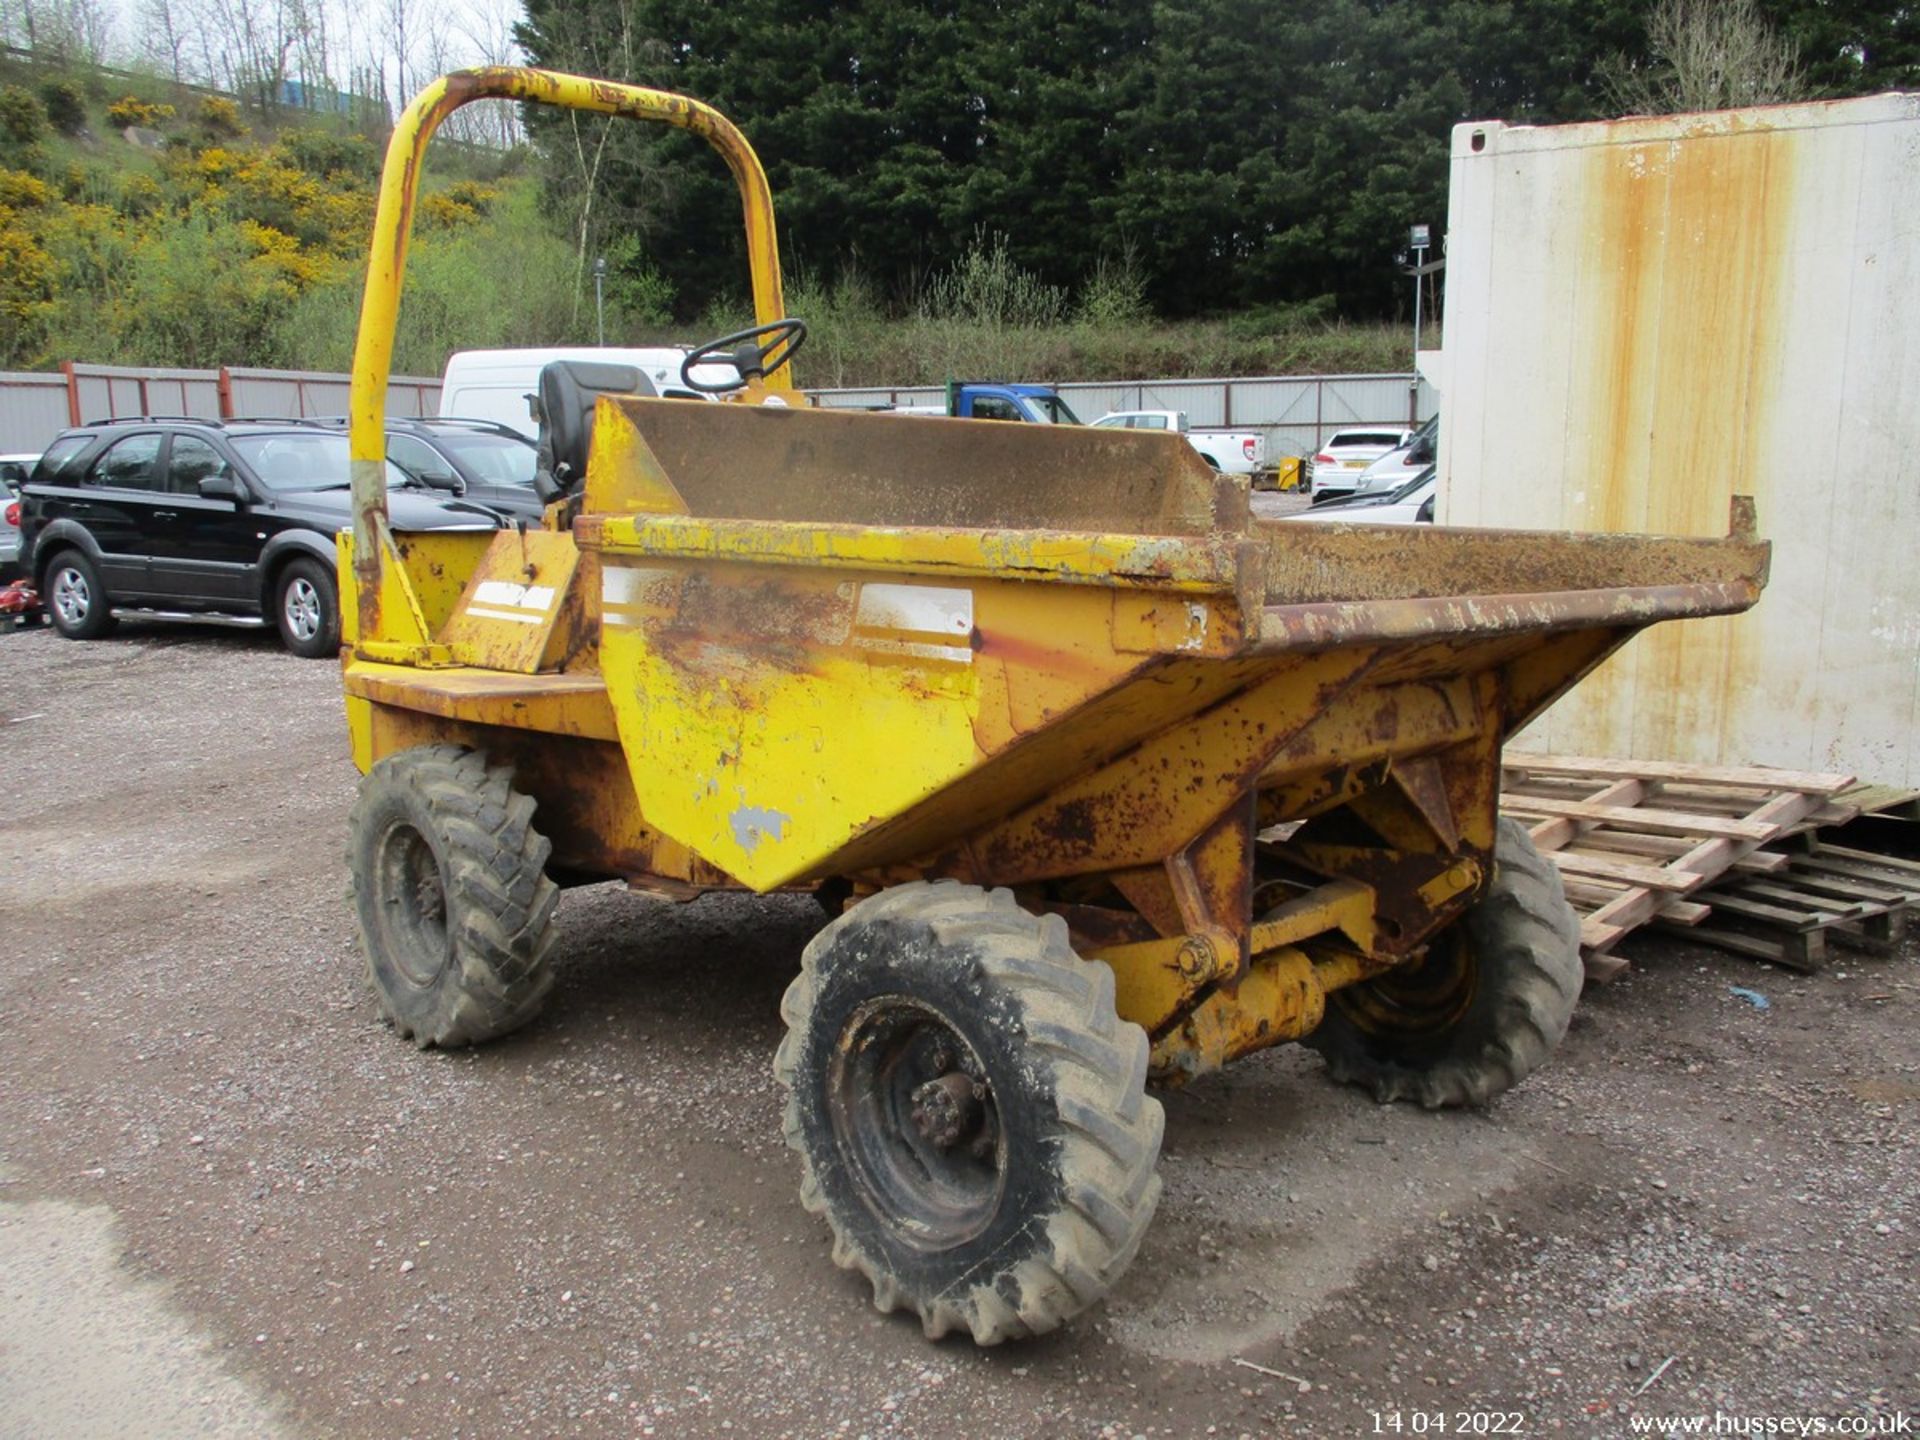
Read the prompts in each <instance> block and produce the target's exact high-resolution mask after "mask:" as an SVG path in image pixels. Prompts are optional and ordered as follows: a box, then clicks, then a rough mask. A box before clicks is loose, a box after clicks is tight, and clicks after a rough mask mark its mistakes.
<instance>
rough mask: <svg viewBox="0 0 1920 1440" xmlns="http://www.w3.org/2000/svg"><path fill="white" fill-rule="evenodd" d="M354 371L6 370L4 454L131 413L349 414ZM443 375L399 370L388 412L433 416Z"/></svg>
mask: <svg viewBox="0 0 1920 1440" xmlns="http://www.w3.org/2000/svg"><path fill="white" fill-rule="evenodd" d="M348 385H349V377H348V376H346V375H336V374H329V373H324V372H317V371H305V370H257V369H249V368H245V367H234V366H229V365H223V366H221V367H220V368H219V369H218V370H164V369H148V368H145V367H139V366H125V365H82V364H78V363H75V362H73V361H69V362H68V363H67V364H65V365H63V366H61V367H60V369H59V371H58V372H56V373H52V374H0V454H16V453H20V454H24V453H28V452H36V451H39V450H43V449H45V448H46V445H47V442H48V441H49V440H51V439H52V438H53V437H54V436H55V435H56V434H58V433H59V432H60V431H61V430H63V429H65V428H66V427H67V426H69V425H82V424H85V423H87V422H88V421H92V420H112V419H117V418H119V417H122V416H129V415H190V416H193V417H195V418H197V419H207V420H231V419H236V418H238V417H241V416H255V417H260V418H265V417H273V418H276V419H278V418H283V417H292V416H301V415H344V414H345V413H346V410H347V391H348ZM439 408H440V381H439V380H438V379H436V378H426V377H421V376H413V375H396V376H394V377H393V379H392V380H390V381H389V382H388V385H387V413H388V414H389V415H432V414H435V413H436V412H437V411H438V410H439Z"/></svg>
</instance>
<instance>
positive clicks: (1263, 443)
mask: <svg viewBox="0 0 1920 1440" xmlns="http://www.w3.org/2000/svg"><path fill="white" fill-rule="evenodd" d="M1093 423H1094V427H1095V428H1096V429H1097V428H1098V427H1100V426H1102V425H1104V426H1106V427H1107V428H1109V429H1116V430H1174V431H1178V432H1179V433H1180V434H1182V435H1184V436H1186V437H1187V443H1188V444H1189V445H1191V446H1193V448H1194V449H1195V450H1198V451H1199V452H1200V458H1201V459H1202V460H1204V461H1206V462H1207V464H1209V465H1211V466H1212V467H1213V468H1214V469H1216V470H1221V471H1224V472H1226V473H1227V474H1229V475H1260V474H1264V473H1265V472H1266V470H1267V468H1268V466H1267V437H1266V436H1264V435H1262V434H1261V433H1260V432H1259V431H1258V430H1195V429H1194V428H1193V427H1192V426H1190V425H1188V424H1187V412H1186V411H1184V410H1116V411H1114V413H1113V414H1111V415H1102V416H1101V417H1100V418H1099V419H1098V420H1096V421H1094V422H1093Z"/></svg>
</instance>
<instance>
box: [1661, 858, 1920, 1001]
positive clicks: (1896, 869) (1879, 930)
mask: <svg viewBox="0 0 1920 1440" xmlns="http://www.w3.org/2000/svg"><path fill="white" fill-rule="evenodd" d="M1763 853H1774V854H1777V856H1778V858H1780V859H1782V860H1784V861H1785V862H1786V863H1785V865H1783V866H1781V867H1780V868H1779V869H1777V870H1775V871H1773V872H1771V873H1766V874H1742V873H1737V872H1736V873H1730V874H1728V875H1726V876H1723V877H1722V878H1721V879H1719V880H1717V881H1715V882H1714V883H1713V884H1712V885H1710V886H1707V887H1705V888H1704V889H1702V890H1700V891H1698V892H1696V895H1695V898H1696V899H1697V900H1699V901H1700V902H1701V903H1703V904H1705V905H1707V906H1709V907H1710V908H1711V909H1712V912H1713V915H1712V923H1711V924H1710V925H1701V926H1699V927H1698V928H1696V929H1693V930H1691V931H1690V932H1689V933H1690V934H1691V936H1692V937H1693V938H1694V939H1698V940H1705V941H1708V942H1709V943H1711V944H1715V945H1719V946H1721V947H1723V948H1725V949H1728V950H1736V951H1739V952H1740V953H1741V954H1744V955H1752V956H1755V957H1757V958H1759V959H1762V960H1770V961H1772V962H1774V963H1775V964H1778V965H1785V966H1788V967H1790V968H1792V969H1795V970H1805V971H1814V970H1818V969H1820V968H1821V967H1822V966H1823V965H1824V964H1825V963H1826V960H1827V942H1828V941H1829V940H1835V941H1838V942H1840V943H1842V944H1845V945H1848V946H1851V947H1854V948H1858V949H1864V950H1869V951H1873V952H1876V953H1880V954H1885V953H1887V952H1889V951H1891V950H1892V949H1893V947H1894V946H1895V945H1897V944H1898V943H1899V942H1900V941H1901V940H1902V939H1904V938H1905V936H1906V932H1907V916H1908V913H1909V911H1911V910H1912V908H1913V907H1914V906H1915V905H1920V865H1916V864H1915V863H1914V862H1913V861H1911V860H1901V859H1897V858H1895V857H1893V856H1889V855H1877V854H1874V853H1873V852H1871V851H1866V850H1852V849H1847V848H1845V847H1842V846H1837V845H1822V844H1819V843H1817V842H1816V843H1815V844H1814V845H1813V847H1812V848H1811V849H1809V850H1807V851H1806V852H1804V853H1800V852H1787V851H1782V852H1763ZM1661 923H1662V928H1669V927H1667V926H1666V925H1665V923H1664V922H1661Z"/></svg>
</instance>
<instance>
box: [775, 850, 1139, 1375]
mask: <svg viewBox="0 0 1920 1440" xmlns="http://www.w3.org/2000/svg"><path fill="white" fill-rule="evenodd" d="M843 920H845V921H847V922H855V921H857V922H858V923H862V924H866V923H871V922H874V921H886V920H906V921H912V922H914V923H918V924H923V925H926V926H927V927H928V928H929V929H930V930H931V931H932V932H933V934H934V936H935V937H936V939H937V940H939V941H940V942H941V943H942V944H943V945H945V946H950V947H953V948H954V949H955V950H963V951H964V952H966V953H970V954H971V955H973V956H974V957H975V958H976V961H977V963H978V964H979V966H980V968H981V971H982V973H983V976H984V977H986V978H988V979H991V980H993V981H995V982H997V983H998V984H999V985H1000V986H1002V987H1004V988H1005V989H1006V990H1007V991H1009V992H1011V993H1014V994H1016V995H1017V996H1018V997H1019V1000H1020V1005H1021V1008H1022V1010H1023V1012H1024V1014H1025V1029H1026V1032H1027V1044H1026V1049H1027V1053H1028V1054H1029V1055H1031V1056H1032V1057H1033V1058H1034V1059H1035V1060H1036V1061H1038V1062H1041V1063H1044V1064H1046V1065H1048V1066H1050V1067H1051V1069H1052V1071H1053V1083H1054V1085H1055V1087H1056V1093H1057V1096H1058V1115H1059V1120H1060V1135H1061V1149H1060V1173H1061V1176H1062V1179H1063V1181H1064V1192H1065V1196H1066V1202H1065V1204H1064V1205H1063V1206H1062V1207H1061V1208H1060V1209H1059V1210H1058V1211H1057V1212H1056V1213H1054V1214H1052V1215H1049V1216H1043V1217H1036V1218H1035V1220H1034V1221H1033V1223H1034V1224H1036V1225H1038V1226H1040V1227H1041V1228H1042V1229H1043V1230H1044V1243H1043V1244H1041V1245H1040V1246H1039V1247H1037V1248H1036V1250H1035V1252H1034V1254H1033V1255H1032V1256H1030V1257H1029V1258H1027V1259H1024V1260H1021V1261H1019V1262H1017V1263H1016V1264H1015V1265H1014V1266H1013V1267H1012V1270H1011V1273H1010V1276H1002V1277H998V1279H999V1282H1000V1283H998V1284H996V1283H994V1282H995V1279H996V1277H993V1276H986V1277H983V1280H982V1283H979V1284H976V1285H974V1286H972V1287H971V1289H970V1290H969V1291H968V1292H967V1293H965V1294H958V1293H955V1292H954V1291H953V1290H948V1291H947V1292H945V1293H942V1294H938V1295H930V1296H915V1295H911V1294H908V1293H906V1289H905V1287H903V1286H902V1285H901V1284H900V1283H899V1281H898V1279H897V1278H896V1277H895V1276H893V1275H891V1274H889V1273H888V1272H887V1270H886V1268H885V1264H884V1261H883V1259H882V1258H881V1257H879V1256H876V1255H873V1254H870V1253H869V1251H868V1249H867V1248H866V1247H864V1246H862V1245H861V1244H860V1243H859V1242H858V1238H857V1237H856V1236H855V1235H854V1234H852V1233H850V1232H849V1231H847V1230H846V1229H844V1228H843V1227H842V1226H841V1224H840V1223H839V1221H838V1219H837V1218H836V1217H835V1215H834V1214H833V1213H832V1210H831V1208H830V1207H829V1205H828V1204H827V1200H826V1197H825V1195H824V1194H823V1192H822V1187H821V1186H820V1184H819V1181H818V1179H817V1178H816V1176H815V1175H814V1171H813V1162H812V1160H811V1159H810V1158H809V1156H808V1154H807V1150H806V1140H805V1134H804V1129H803V1125H802V1119H801V1113H800V1102H799V1100H798V1099H797V1097H796V1093H795V1082H796V1079H797V1071H798V1065H799V1058H800V1057H799V1048H800V1045H801V1039H800V1037H801V1036H803V1035H804V1034H805V1033H806V1030H807V1025H808V1018H809V1016H810V1015H811V1012H812V1009H813V1002H814V995H815V992H816V989H817V986H818V984H819V964H820V960H821V957H822V956H824V955H825V954H826V953H827V952H828V950H829V949H830V944H831V936H832V932H833V931H834V929H835V928H836V927H837V926H838V925H839V924H841V923H842V922H841V921H836V922H835V924H834V925H833V926H829V927H828V929H827V930H825V931H822V932H821V934H820V936H818V937H816V938H815V939H814V941H813V942H812V943H811V944H810V945H808V947H807V950H806V954H805V956H804V958H803V960H802V965H801V971H800V974H799V975H798V976H797V977H796V978H795V979H794V981H793V983H792V984H791V985H789V986H788V987H787V992H786V995H785V996H784V998H783V999H782V1001H781V1004H780V1013H781V1015H782V1017H783V1018H784V1019H785V1020H786V1023H787V1033H786V1037H785V1038H784V1039H783V1040H782V1041H781V1044H780V1049H779V1052H778V1053H777V1055H776V1056H775V1058H774V1075H775V1078H776V1079H777V1080H778V1081H779V1082H780V1085H781V1086H782V1088H783V1089H784V1090H785V1091H786V1092H787V1100H786V1109H785V1116H784V1130H785V1133H786V1139H787V1143H788V1145H790V1146H791V1147H792V1148H793V1149H794V1150H795V1151H797V1152H798V1153H799V1155H800V1159H801V1171H802V1173H801V1180H800V1202H801V1204H802V1205H803V1206H805V1207H806V1209H807V1210H808V1211H810V1212H811V1213H813V1214H816V1215H822V1216H824V1217H825V1218H826V1220H827V1223H828V1225H829V1226H830V1227H831V1228H832V1229H833V1232H834V1246H833V1258H834V1262H835V1263H836V1264H838V1265H839V1266H840V1267H841V1268H842V1269H847V1270H857V1271H859V1272H860V1273H861V1274H863V1275H865V1276H866V1278H867V1280H868V1282H869V1283H870V1284H871V1285H872V1287H873V1303H874V1305H875V1307H876V1308H878V1309H880V1310H882V1311H890V1310H894V1309H912V1310H914V1311H916V1312H917V1313H918V1314H919V1316H920V1322H921V1325H922V1327H923V1328H924V1329H925V1331H926V1333H927V1335H928V1336H929V1337H930V1338H933V1339H938V1338H939V1337H941V1336H943V1335H946V1334H948V1333H950V1332H952V1331H955V1330H964V1331H966V1332H968V1333H970V1334H971V1335H972V1337H973V1339H974V1341H975V1343H977V1344H981V1345H995V1344H999V1343H1000V1342H1001V1341H1004V1340H1014V1339H1022V1338H1025V1337H1028V1336H1032V1335H1041V1334H1045V1333H1046V1332H1048V1331H1050V1330H1054V1329H1057V1328H1058V1327H1059V1326H1061V1325H1063V1324H1065V1323H1066V1322H1067V1321H1068V1320H1070V1319H1071V1318H1073V1316H1075V1315H1077V1314H1079V1313H1080V1312H1081V1311H1083V1310H1085V1309H1086V1308H1087V1307H1088V1306H1090V1305H1092V1304H1094V1303H1095V1302H1096V1301H1098V1300H1099V1299H1100V1298H1101V1297H1102V1296H1104V1295H1105V1294H1106V1293H1107V1292H1108V1291H1109V1290H1110V1289H1111V1288H1112V1287H1113V1285H1114V1283H1115V1282H1116V1281H1117V1280H1118V1279H1119V1277H1120V1275H1121V1272H1123V1271H1124V1270H1125V1269H1126V1268H1127V1265H1128V1264H1129V1263H1130V1262H1131V1261H1132V1259H1133V1257H1134V1254H1135V1253H1136V1252H1137V1251H1138V1249H1139V1247H1140V1240H1141V1237H1142V1236H1143V1235H1144V1234H1145V1233H1146V1229H1147V1225H1148V1223H1149V1222H1150V1221H1151V1220H1152V1218H1153V1212H1154V1209H1155V1207H1156V1206H1157V1205H1158V1204H1159V1200H1160V1177H1159V1175H1158V1173H1157V1171H1156V1169H1155V1166H1156V1164H1157V1162H1158V1159H1159V1154H1160V1140H1161V1135H1162V1130H1163V1126H1164V1116H1163V1114H1162V1112H1161V1108H1160V1102H1159V1101H1157V1100H1155V1099H1153V1098H1151V1097H1150V1096H1149V1095H1148V1094H1147V1093H1146V1074H1147V1036H1146V1032H1145V1031H1144V1030H1142V1029H1141V1028H1140V1027H1139V1026H1137V1025H1133V1024H1129V1023H1127V1022H1125V1021H1123V1020H1121V1019H1120V1018H1119V1015H1118V1013H1117V1012H1116V1010H1115V1009H1114V987H1113V971H1112V970H1111V969H1109V968H1108V967H1107V966H1106V965H1104V964H1101V963H1100V962H1098V961H1086V960H1082V959H1080V958H1079V957H1078V956H1077V955H1075V954H1074V952H1073V950H1072V949H1071V948H1070V946H1069V945H1068V937H1067V927H1066V924H1065V922H1064V921H1062V920H1061V919H1060V918H1059V917H1058V916H1039V915H1034V914H1032V913H1030V912H1029V911H1027V910H1025V909H1023V908H1021V906H1020V905H1019V904H1018V903H1017V902H1016V901H1015V900H1014V897H1013V893H1012V892H1011V891H1009V890H993V891H986V890H982V889H980V888H979V887H977V886H972V885H962V884H959V883H957V882H954V881H915V882H913V883H911V884H906V885H900V886H896V887H894V888H893V889H890V890H887V891H884V892H882V893H881V894H879V895H877V896H874V897H872V898H871V899H869V900H866V901H864V902H862V903H861V904H860V905H858V906H856V907H854V908H853V909H852V910H850V911H848V912H847V915H846V916H845V917H843Z"/></svg>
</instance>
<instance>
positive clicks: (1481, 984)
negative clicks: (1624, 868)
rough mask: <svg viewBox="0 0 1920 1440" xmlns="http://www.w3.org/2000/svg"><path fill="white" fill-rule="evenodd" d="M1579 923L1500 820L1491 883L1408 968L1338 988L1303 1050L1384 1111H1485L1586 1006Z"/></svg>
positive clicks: (1530, 851) (1514, 828) (1518, 832)
mask: <svg viewBox="0 0 1920 1440" xmlns="http://www.w3.org/2000/svg"><path fill="white" fill-rule="evenodd" d="M1581 979H1582V970H1581V962H1580V927H1579V922H1578V921H1577V920H1576V919H1575V917H1574V913H1573V910H1572V907H1570V906H1569V905H1568V904H1567V897H1566V892H1565V891H1564V890H1563V889H1562V887H1561V884H1560V872H1559V871H1558V870H1557V869H1556V868H1555V867H1554V865H1553V864H1552V862H1550V861H1548V860H1546V859H1545V858H1543V857H1542V856H1541V854H1540V852H1539V851H1538V850H1536V849H1535V848H1534V845H1533V840H1532V838H1531V837H1530V836H1529V835H1528V834H1527V832H1526V829H1525V827H1523V826H1521V825H1519V824H1517V823H1516V822H1514V821H1512V820H1504V819H1503V820H1502V821H1501V822H1500V828H1499V831H1498V835H1497V839H1496V844H1495V847H1494V864H1493V879H1492V881H1491V883H1490V884H1489V885H1488V887H1487V889H1486V892H1485V893H1484V894H1483V895H1482V896H1481V897H1480V899H1479V900H1478V901H1476V902H1475V904H1474V906H1473V908H1472V909H1471V910H1469V911H1468V912H1467V913H1466V914H1465V915H1463V916H1462V917H1461V918H1460V919H1459V920H1458V921H1457V922H1456V923H1455V924H1453V925H1451V926H1449V927H1448V928H1447V930H1445V931H1444V932H1442V933H1441V934H1440V935H1439V936H1438V937H1436V938H1435V940H1434V942H1433V944H1431V945H1429V946H1428V947H1427V954H1426V957H1425V958H1424V959H1423V960H1421V961H1420V962H1418V963H1417V964H1414V965H1412V966H1405V967H1402V968H1400V969H1397V970H1392V971H1389V972H1388V973H1387V974H1385V975H1382V976H1380V977H1378V978H1377V979H1374V980H1369V981H1365V982H1363V983H1361V984H1359V985H1353V986H1349V987H1347V988H1346V989H1343V990H1336V991H1335V992H1334V993H1333V994H1332V995H1331V996H1329V997H1328V1000H1327V1014H1326V1019H1324V1020H1323V1021H1321V1023H1320V1026H1319V1028H1318V1029H1317V1030H1315V1031H1314V1032H1313V1033H1312V1034H1311V1035H1309V1036H1307V1037H1306V1043H1307V1044H1308V1045H1310V1046H1312V1047H1313V1048H1314V1049H1316V1050H1318V1051H1320V1053H1321V1054H1322V1055H1323V1056H1325V1057H1326V1061H1327V1068H1328V1070H1329V1071H1331V1072H1332V1074H1333V1078H1334V1079H1336V1080H1342V1081H1347V1082H1350V1083H1352V1084H1356V1085H1359V1086H1362V1087H1363V1088H1365V1089H1368V1090H1371V1091H1372V1092H1373V1095H1374V1098H1375V1099H1377V1100H1379V1101H1380V1102H1381V1103H1382V1104H1385V1103H1386V1102H1388V1101H1391V1100H1417V1101H1419V1102H1420V1103H1421V1104H1422V1105H1424V1106H1426V1107H1427V1108H1428V1109H1429V1110H1435V1109H1439V1108H1441V1107H1442V1106H1452V1105H1484V1104H1485V1103H1486V1102H1487V1101H1489V1100H1491V1099H1492V1098H1493V1097H1494V1096H1496V1095H1498V1094H1500V1093H1501V1092H1502V1091H1504V1090H1508V1089H1510V1088H1512V1087H1513V1086H1514V1085H1517V1084H1518V1083H1519V1082H1520V1081H1521V1080H1522V1079H1524V1078H1525V1077H1526V1076H1527V1075H1528V1074H1530V1073H1531V1072H1532V1071H1533V1070H1535V1069H1536V1068H1537V1067H1538V1066H1539V1065H1540V1064H1541V1062H1543V1061H1544V1060H1545V1059H1546V1058H1547V1056H1549V1055H1550V1054H1552V1053H1553V1050H1554V1047H1555V1046H1557V1045H1558V1044H1559V1043H1560V1040H1561V1037H1562V1036H1564V1035H1565V1034H1566V1033H1567V1023H1568V1021H1569V1020H1571V1019H1572V1017H1573V1007H1574V1004H1575V1003H1576V1002H1577V1001H1578V1000H1579V998H1580V984H1581Z"/></svg>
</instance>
